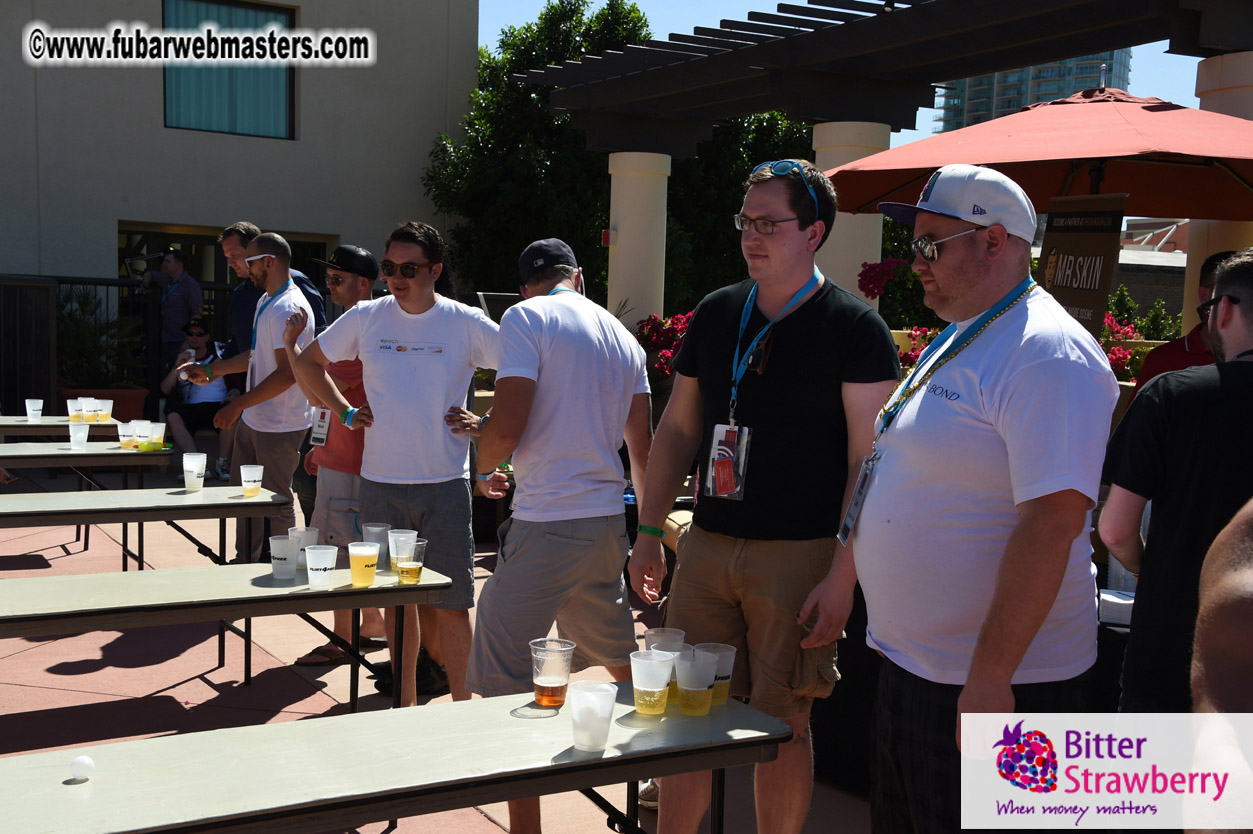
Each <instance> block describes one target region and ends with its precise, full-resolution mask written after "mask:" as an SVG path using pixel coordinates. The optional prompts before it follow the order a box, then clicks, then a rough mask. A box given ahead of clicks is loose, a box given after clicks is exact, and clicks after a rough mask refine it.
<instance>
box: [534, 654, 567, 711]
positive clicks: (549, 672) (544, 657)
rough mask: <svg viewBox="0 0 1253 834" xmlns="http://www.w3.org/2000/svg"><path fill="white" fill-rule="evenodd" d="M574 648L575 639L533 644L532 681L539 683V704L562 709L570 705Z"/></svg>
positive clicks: (536, 697) (536, 688) (536, 694)
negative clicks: (562, 706)
mask: <svg viewBox="0 0 1253 834" xmlns="http://www.w3.org/2000/svg"><path fill="white" fill-rule="evenodd" d="M574 647H575V643H574V641H573V640H562V639H561V638H559V637H541V638H540V639H538V640H532V641H531V680H532V682H534V684H535V703H536V704H538V705H539V706H541V707H559V706H561V705H562V704H564V703H565V702H566V687H567V686H569V685H570V660H571V659H572V658H573V657H574Z"/></svg>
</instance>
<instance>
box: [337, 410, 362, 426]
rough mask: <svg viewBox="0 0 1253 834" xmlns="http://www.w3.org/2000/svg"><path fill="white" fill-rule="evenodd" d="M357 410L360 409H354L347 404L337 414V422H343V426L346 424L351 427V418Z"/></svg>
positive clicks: (355, 414)
mask: <svg viewBox="0 0 1253 834" xmlns="http://www.w3.org/2000/svg"><path fill="white" fill-rule="evenodd" d="M359 410H360V409H356V408H353V407H351V406H349V407H348V408H345V409H344V410H343V411H341V412H340V414H339V422H341V423H343V424H344V425H345V426H348V427H349V428H352V418H353V417H356V416H357V412H358V411H359Z"/></svg>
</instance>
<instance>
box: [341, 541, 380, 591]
mask: <svg viewBox="0 0 1253 834" xmlns="http://www.w3.org/2000/svg"><path fill="white" fill-rule="evenodd" d="M378 562H379V543H378V542H352V543H350V544H349V545H348V567H350V568H351V569H352V587H354V588H368V587H370V586H371V585H373V584H374V574H375V573H376V572H377V571H378Z"/></svg>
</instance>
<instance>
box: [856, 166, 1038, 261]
mask: <svg viewBox="0 0 1253 834" xmlns="http://www.w3.org/2000/svg"><path fill="white" fill-rule="evenodd" d="M879 211H881V212H883V213H884V214H886V215H887V216H888V217H891V218H892V219H893V220H899V221H900V222H902V223H904V224H906V225H907V226H913V225H914V218H915V217H917V216H918V212H920V211H927V212H931V213H932V214H942V215H944V216H945V217H954V218H956V219H958V220H966V221H968V222H970V223H974V224H976V225H978V226H992V225H994V224H997V223H999V224H1000V225H1002V226H1004V227H1005V231H1007V232H1009V233H1010V234H1011V235H1013V236H1014V237H1020V238H1022V239H1023V240H1025V241H1027V243H1031V242H1032V241H1033V240H1034V239H1035V230H1036V221H1035V209H1034V208H1033V207H1032V206H1031V200H1030V199H1028V198H1027V194H1026V192H1024V191H1023V190H1022V188H1021V187H1019V185H1018V183H1016V182H1014V181H1013V180H1011V179H1010V178H1009V177H1007V176H1005V175H1004V174H1002V173H1001V172H1000V171H994V170H992V169H991V168H983V167H980V166H978V165H945V166H944V167H943V168H940V169H939V170H937V171H936V172H935V173H934V174H932V175H931V179H929V180H927V184H926V186H925V187H924V188H923V189H922V194H920V195H919V196H918V205H916V206H915V205H910V204H909V203H879Z"/></svg>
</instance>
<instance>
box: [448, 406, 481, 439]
mask: <svg viewBox="0 0 1253 834" xmlns="http://www.w3.org/2000/svg"><path fill="white" fill-rule="evenodd" d="M482 423H483V421H482V419H480V418H479V417H478V416H477V415H475V413H474V412H473V411H467V410H466V409H464V408H458V407H457V406H455V405H454V406H453V407H452V408H450V409H448V413H447V414H445V415H444V425H446V426H448V430H449V431H451V432H452V433H453V434H468V435H471V436H473V437H478V436H479V428H480V427H481V426H482Z"/></svg>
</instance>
